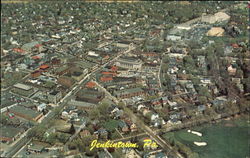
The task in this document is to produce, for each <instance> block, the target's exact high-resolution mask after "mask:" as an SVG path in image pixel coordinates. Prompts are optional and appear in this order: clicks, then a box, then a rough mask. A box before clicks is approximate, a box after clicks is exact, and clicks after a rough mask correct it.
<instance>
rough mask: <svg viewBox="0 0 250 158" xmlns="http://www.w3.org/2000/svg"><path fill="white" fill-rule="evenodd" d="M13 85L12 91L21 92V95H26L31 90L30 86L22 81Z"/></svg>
mask: <svg viewBox="0 0 250 158" xmlns="http://www.w3.org/2000/svg"><path fill="white" fill-rule="evenodd" d="M13 87H14V88H13V92H15V93H18V94H21V95H25V96H28V95H30V94H31V93H32V92H33V88H32V87H30V86H28V85H25V84H22V83H17V84H15V85H14V86H13Z"/></svg>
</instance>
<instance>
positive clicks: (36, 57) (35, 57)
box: [32, 56, 41, 59]
mask: <svg viewBox="0 0 250 158" xmlns="http://www.w3.org/2000/svg"><path fill="white" fill-rule="evenodd" d="M32 59H41V57H39V56H33V57H32Z"/></svg>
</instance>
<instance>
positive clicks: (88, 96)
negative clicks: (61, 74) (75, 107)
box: [76, 89, 105, 104]
mask: <svg viewBox="0 0 250 158" xmlns="http://www.w3.org/2000/svg"><path fill="white" fill-rule="evenodd" d="M104 96H105V95H104V93H103V92H99V91H97V90H94V89H83V90H80V91H79V92H78V93H77V94H76V100H77V101H84V102H88V103H93V104H97V103H99V102H100V101H101V100H102V99H103V98H104Z"/></svg>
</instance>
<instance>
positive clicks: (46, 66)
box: [39, 64, 49, 71]
mask: <svg viewBox="0 0 250 158" xmlns="http://www.w3.org/2000/svg"><path fill="white" fill-rule="evenodd" d="M39 68H40V70H41V71H46V70H47V69H48V68H49V65H47V64H43V65H41V66H39Z"/></svg>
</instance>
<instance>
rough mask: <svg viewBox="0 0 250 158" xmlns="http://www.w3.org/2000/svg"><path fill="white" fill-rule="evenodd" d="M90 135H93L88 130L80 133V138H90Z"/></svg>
mask: <svg viewBox="0 0 250 158" xmlns="http://www.w3.org/2000/svg"><path fill="white" fill-rule="evenodd" d="M90 135H91V133H90V132H89V130H86V129H85V130H83V131H81V132H80V137H81V138H84V137H87V136H90Z"/></svg>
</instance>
